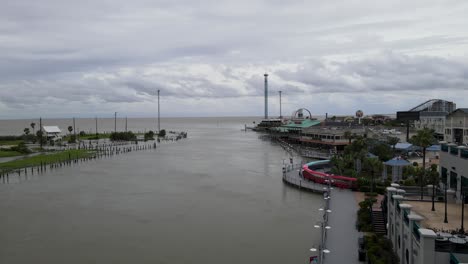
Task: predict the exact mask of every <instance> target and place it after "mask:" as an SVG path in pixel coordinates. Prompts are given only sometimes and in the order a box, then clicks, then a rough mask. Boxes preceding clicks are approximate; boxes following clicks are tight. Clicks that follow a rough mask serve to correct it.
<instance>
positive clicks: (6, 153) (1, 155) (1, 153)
mask: <svg viewBox="0 0 468 264" xmlns="http://www.w3.org/2000/svg"><path fill="white" fill-rule="evenodd" d="M21 155H23V154H22V153H20V152H18V151H11V150H0V158H6V157H15V156H21Z"/></svg>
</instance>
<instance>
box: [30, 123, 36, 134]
mask: <svg viewBox="0 0 468 264" xmlns="http://www.w3.org/2000/svg"><path fill="white" fill-rule="evenodd" d="M35 127H36V123H34V122H32V123H31V128H32V129H33V134H36V131H35V130H34V128H35Z"/></svg>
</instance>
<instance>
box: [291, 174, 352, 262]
mask: <svg viewBox="0 0 468 264" xmlns="http://www.w3.org/2000/svg"><path fill="white" fill-rule="evenodd" d="M285 169H286V173H284V174H283V181H284V182H286V183H288V184H290V185H293V186H295V187H297V188H300V189H302V190H307V191H313V192H320V193H323V192H324V187H326V186H325V185H322V184H316V183H314V182H311V181H307V180H304V179H303V178H302V177H300V176H299V169H300V166H299V165H289V166H288V167H286V168H285ZM330 209H331V210H332V212H331V213H330V216H329V218H328V225H329V226H331V229H330V230H328V231H327V236H326V237H327V240H326V242H325V245H326V248H327V249H329V250H330V253H329V254H327V255H326V256H325V259H324V262H323V263H330V264H337V263H347V264H354V263H356V264H358V263H361V262H359V260H358V237H359V232H358V231H357V230H356V227H355V224H356V217H357V216H356V214H357V210H358V207H357V204H356V199H355V197H354V193H353V192H352V191H350V190H347V189H339V188H334V189H333V190H332V191H331V200H330Z"/></svg>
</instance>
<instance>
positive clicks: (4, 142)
mask: <svg viewBox="0 0 468 264" xmlns="http://www.w3.org/2000/svg"><path fill="white" fill-rule="evenodd" d="M21 142H24V141H23V140H0V146H16V145H18V144H19V143H21Z"/></svg>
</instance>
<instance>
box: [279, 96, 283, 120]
mask: <svg viewBox="0 0 468 264" xmlns="http://www.w3.org/2000/svg"><path fill="white" fill-rule="evenodd" d="M281 93H282V91H279V99H280V119H281V118H283V115H282V114H281Z"/></svg>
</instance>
